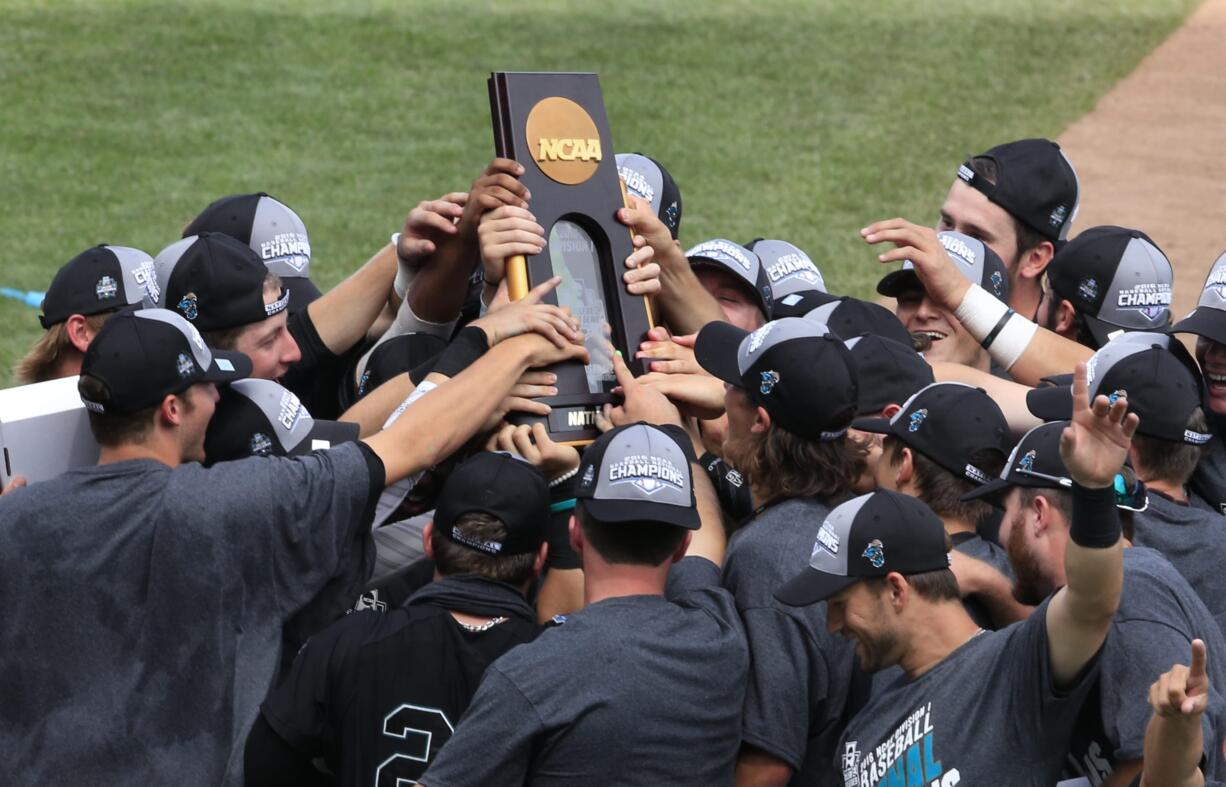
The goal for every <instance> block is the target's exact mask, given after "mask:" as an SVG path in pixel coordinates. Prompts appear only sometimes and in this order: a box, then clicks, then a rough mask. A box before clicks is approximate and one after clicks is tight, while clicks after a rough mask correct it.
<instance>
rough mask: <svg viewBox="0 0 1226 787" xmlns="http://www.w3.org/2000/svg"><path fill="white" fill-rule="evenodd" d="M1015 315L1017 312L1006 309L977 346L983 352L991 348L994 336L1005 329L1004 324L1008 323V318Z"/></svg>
mask: <svg viewBox="0 0 1226 787" xmlns="http://www.w3.org/2000/svg"><path fill="white" fill-rule="evenodd" d="M1015 314H1017V312H1015V311H1013V310H1012V309H1006V310H1005V313H1004V314H1002V315H1001V316H1000V319H999V320H997V321H996V325H995V327H993V328H992V330H990V331H988V335H987V336H985V337H983V341H981V342H980V343H979V346H980V347H982V348H983V349H985V350H986V349H988V348H989V347H991V346H992V342H994V341H996V335H997V334H999V333H1000V332H1001V331H1003V330H1004V329H1005V324H1006V323H1008V322H1009V318H1010V317H1012V316H1013V315H1015Z"/></svg>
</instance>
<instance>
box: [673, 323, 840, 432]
mask: <svg viewBox="0 0 1226 787" xmlns="http://www.w3.org/2000/svg"><path fill="white" fill-rule="evenodd" d="M694 357H695V359H696V360H697V361H698V363H699V364H700V365H701V366H702V368H704V369H706V370H707V371H708V372H710V373H711V374H713V375H714V376H716V377H718V378H719V379H721V380H723V381H724V382H726V383H728V384H729V385H732V386H736V387H737V388H741V389H744V391H745V394H746V395H747V396H748V397H749V400H750V401H751V402H753V403H754V404H756V405H758V406H760V407H763V408H765V409H766V412H768V413H770V417H771V418H772V419H773V420H774V422H775V423H777V424H778V425H779V426H780V427H782V428H783V429H786V430H787V431H789V432H792V433H793V434H797V435H800V436H801V437H807V438H809V439H810V440H818V441H829V440H837V439H839V438H840V437H842V436H843V435H844V434H846V432H847V427H848V426H849V425H850V424H851V419H852V418H853V417H854V416H855V413H856V409H857V407H858V404H859V401H858V397H859V394H860V386H859V380H858V378H857V376H856V369H855V362H854V361H852V359H851V353H850V352H848V350H847V348H846V347H844V346H843V342H842V341H840V340H839V338H838V337H837V336H835V335H834V334H833V333H831V332H830V330H829V329H828V328H827V327H826V326H825V325H822V324H821V323H818V322H814V321H812V320H806V319H802V318H800V317H784V318H783V319H781V320H775V321H773V322H768V323H767V324H766V325H763V326H762V327H761V328H759V329H758V330H756V331H754V332H753V333H749V332H747V331H743V330H741V329H740V328H737V327H736V326H733V325H729V324H728V323H726V322H711V323H708V324H707V325H706V326H704V327H703V329H702V330H701V331H699V332H698V339H697V341H696V342H695V344H694Z"/></svg>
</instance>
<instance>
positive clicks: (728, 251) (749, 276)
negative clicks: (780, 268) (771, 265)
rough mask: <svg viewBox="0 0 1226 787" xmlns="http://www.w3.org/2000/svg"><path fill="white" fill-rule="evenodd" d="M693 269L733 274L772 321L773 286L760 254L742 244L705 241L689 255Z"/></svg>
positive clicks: (689, 252)
mask: <svg viewBox="0 0 1226 787" xmlns="http://www.w3.org/2000/svg"><path fill="white" fill-rule="evenodd" d="M685 256H686V258H687V259H688V260H689V261H690V265H691V266H692V267H696V268H697V267H702V266H704V265H710V266H713V267H715V268H718V269H720V270H724V271H727V272H728V273H731V274H732V275H733V276H734V277H736V279H737V280H738V281H739V282H740V283H741V285H742V286H743V287H744V288H746V289H747V290H748V291H749V292H751V293H752V294H753V297H754V300H755V301H756V302H757V304H758V308H760V309H761V310H762V314H764V315H766V316H767V317H768V318H769V317H770V314H771V303H772V297H771V286H770V281H768V280H767V278H766V269H765V268H764V267H763V266H762V260H761V259H760V258H759V257H758V255H757V254H755V253H754V252H752V251H750V250H749V249H747V248H745V247H744V246H742V245H741V244H739V243H733V242H732V241H730V240H725V239H723V238H715V239H714V240H708V241H703V242H702V243H700V244H698V245H697V246H695V247H693V248H692V249H690V250H689V251H687V252H686V253H685Z"/></svg>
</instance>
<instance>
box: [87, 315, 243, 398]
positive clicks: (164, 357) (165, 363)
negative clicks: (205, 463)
mask: <svg viewBox="0 0 1226 787" xmlns="http://www.w3.org/2000/svg"><path fill="white" fill-rule="evenodd" d="M249 374H251V359H249V358H248V357H247V356H246V355H243V354H242V353H237V352H226V351H224V350H210V349H209V348H208V347H207V346H206V345H205V343H204V339H203V338H202V337H201V336H200V332H199V331H197V330H196V328H195V326H193V325H192V324H191V323H189V322H187V320H184V319H183V318H182V317H180V316H179V315H177V314H175V313H174V312H171V311H167V310H166V309H140V310H136V311H121V312H119V313H118V314H116V315H115V316H114V317H112V318H111V319H109V320H107V323H106V325H104V326H102V330H101V331H99V332H98V335H97V336H96V337H94V340H93V341H92V342H90V345H89V349H88V350H86V351H85V357H84V358H83V359H82V361H81V376H82V377H86V376H88V377H92V378H94V379H95V380H97V381H98V382H100V383H102V386H103V388H104V389H105V393H104V395H103V396H101V397H99V398H96V399H89V398H86V396H85V394H84V393H82V394H81V401H82V402H84V403H85V407H86V409H88V410H90V411H92V412H95V413H133V412H136V411H137V410H141V409H143V408H145V407H152V406H153V405H155V404H158V403H159V402H161V401H162V399H163V398H165V397H166V396H168V395H170V394H177V393H182V392H183V391H186V390H187V389H188V388H190V387H191V386H193V385H195V384H196V383H228V382H231V381H233V380H241V379H242V378H244V377H246V376H247V375H249Z"/></svg>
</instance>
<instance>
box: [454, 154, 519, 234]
mask: <svg viewBox="0 0 1226 787" xmlns="http://www.w3.org/2000/svg"><path fill="white" fill-rule="evenodd" d="M522 174H524V168H523V165H522V164H520V163H519V162H518V161H514V160H512V159H509V158H496V159H494V160H493V161H491V162H490V165H489V166H488V167H486V168H485V171H484V172H482V173H481V174H480V175H478V176H477V179H476V180H474V181H473V185H472V188H471V189H470V190H469V192H468V204H467V205H465V206H464V216H463V219H462V221H463V222H464V223H466V224H470V225H471V226H474V227H475V226H476V225H477V221H478V220H479V219H480V218H481V214H483V213H487V212H489V211H491V210H494V209H495V208H499V207H502V206H503V205H514V206H516V207H520V208H526V207H528V200H530V199H532V193H531V192H529V191H528V187H527V186H525V185H524V184H522V183H520V182H519V176H520V175H522Z"/></svg>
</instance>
